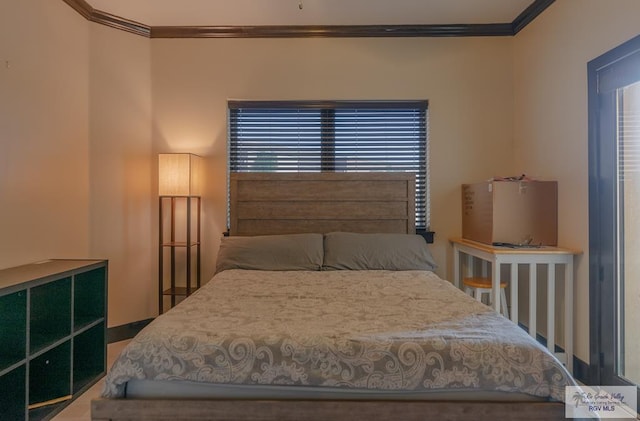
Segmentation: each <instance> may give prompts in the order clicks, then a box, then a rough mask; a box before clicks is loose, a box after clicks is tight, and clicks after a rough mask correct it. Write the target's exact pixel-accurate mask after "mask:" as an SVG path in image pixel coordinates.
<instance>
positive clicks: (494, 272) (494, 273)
mask: <svg viewBox="0 0 640 421" xmlns="http://www.w3.org/2000/svg"><path fill="white" fill-rule="evenodd" d="M491 294H493V297H491V298H492V299H493V308H494V309H495V311H496V312H497V313H500V264H499V263H497V262H496V261H495V260H494V262H493V266H492V267H491Z"/></svg>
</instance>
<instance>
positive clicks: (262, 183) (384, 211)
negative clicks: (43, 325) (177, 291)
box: [91, 173, 565, 421]
mask: <svg viewBox="0 0 640 421" xmlns="http://www.w3.org/2000/svg"><path fill="white" fill-rule="evenodd" d="M229 185H230V230H229V232H230V235H267V234H285V233H302V232H321V233H326V232H332V231H351V232H365V233H366V232H392V233H413V232H415V219H414V218H415V213H414V212H415V211H414V208H415V178H414V176H413V174H405V173H348V174H347V173H315V174H297V173H287V174H283V173H268V174H267V173H234V174H231V175H230V178H229ZM564 414H565V409H564V404H563V403H558V402H513V401H505V402H498V401H490V402H475V401H417V400H416V401H405V400H403V401H390V400H384V401H374V400H368V401H367V400H354V401H350V400H312V401H310V400H252V399H208V400H186V399H179V400H175V399H173V400H168V399H167V400H164V399H153V400H150V399H96V400H93V401H92V403H91V416H92V420H93V421H131V420H148V421H165V420H166V421H169V420H171V421H186V420H193V421H204V420H211V421H321V420H322V421H328V420H330V421H371V420H402V421H426V420H438V421H445V420H448V421H462V420H474V421H476V420H479V421H483V420H486V421H494V420H521V421H534V420H540V421H543V420H544V421H548V420H564V419H565V418H564Z"/></svg>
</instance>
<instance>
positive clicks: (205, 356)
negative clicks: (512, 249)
mask: <svg viewBox="0 0 640 421" xmlns="http://www.w3.org/2000/svg"><path fill="white" fill-rule="evenodd" d="M134 381H135V382H134ZM128 382H132V387H131V388H132V390H134V389H135V390H137V392H136V394H137V396H141V395H140V393H143V392H140V386H141V385H142V386H144V385H145V384H149V383H151V384H154V383H153V382H157V383H155V384H156V386H161V385H162V384H168V383H170V384H171V385H176V386H175V387H174V388H173V390H174V392H167V390H166V389H165V390H164V391H158V392H157V393H158V396H161V397H163V398H167V397H170V396H168V395H171V394H172V393H175V394H176V397H184V395H182V394H180V393H178V392H176V390H179V389H180V386H178V385H180V384H181V382H182V383H183V384H184V386H185V387H184V388H182V389H183V390H191V389H190V387H187V385H196V386H197V385H203V387H204V388H206V387H212V386H214V388H213V389H210V390H214V389H215V386H229V387H227V389H226V391H225V392H223V393H230V392H229V390H242V387H243V386H246V390H250V389H251V388H254V389H253V390H262V392H263V393H269V392H268V390H270V389H269V388H267V389H264V388H263V386H273V387H272V388H271V390H275V389H279V390H284V391H286V390H287V388H291V390H300V391H301V393H306V395H307V396H309V395H313V394H322V393H323V392H326V393H335V392H336V391H337V392H339V391H345V392H346V393H350V394H351V395H352V396H357V395H361V396H371V395H372V394H383V393H388V394H390V395H396V396H401V395H402V394H405V396H410V397H411V399H415V398H418V397H420V396H426V395H427V394H428V393H432V392H446V393H452V392H456V391H459V392H465V393H468V392H471V393H474V392H483V393H513V394H519V395H526V396H529V397H533V398H541V399H546V400H557V401H562V400H563V398H564V389H565V386H568V385H574V381H573V379H572V378H571V376H570V375H569V374H568V372H567V371H566V370H565V369H564V367H563V366H562V365H561V364H560V362H559V361H558V360H557V359H556V358H555V357H554V356H553V355H551V354H550V353H549V352H548V351H547V350H546V348H544V347H543V346H542V345H540V344H539V343H538V342H536V341H535V340H533V339H532V338H531V337H530V336H529V335H527V333H526V332H524V331H523V330H522V329H520V328H519V327H518V326H516V325H515V324H514V323H512V322H511V321H509V320H508V319H506V318H504V317H502V316H501V315H499V314H497V313H495V312H494V311H493V310H492V309H491V308H489V307H487V306H485V305H483V304H481V303H478V302H477V301H476V300H474V299H472V298H471V297H469V296H467V295H465V294H464V293H463V292H462V291H460V290H458V289H457V288H455V287H454V286H453V285H451V283H449V282H447V281H444V280H442V279H440V278H439V277H437V276H436V275H435V274H434V273H432V272H427V271H253V270H227V271H224V272H221V273H219V274H217V275H216V276H215V277H214V278H213V279H212V280H211V281H210V282H209V283H207V284H206V285H205V286H204V287H203V288H201V289H200V290H198V291H197V292H196V293H195V294H193V295H192V296H190V297H189V298H187V299H186V300H185V301H184V302H182V303H181V304H179V305H178V306H176V307H175V308H173V309H172V310H170V311H169V312H168V313H166V314H163V315H161V316H159V317H158V318H157V319H156V320H154V321H153V322H152V323H151V324H149V325H148V326H147V327H145V328H144V329H143V330H142V331H141V332H140V333H139V334H138V335H137V336H136V337H135V338H134V339H133V340H132V341H131V342H130V343H129V344H128V346H127V347H126V348H125V349H124V350H123V351H122V353H121V355H120V356H119V357H118V359H117V360H116V361H115V363H114V365H113V367H112V368H111V370H110V371H109V372H108V374H107V376H106V379H105V386H104V389H103V392H102V396H103V397H107V398H122V397H125V396H126V390H127V384H128ZM204 385H208V386H204ZM143 389H144V387H143ZM151 389H153V387H152V388H151ZM151 389H150V390H151ZM170 389H171V388H170ZM170 389H169V390H170ZM222 389H224V388H219V390H222ZM157 390H159V389H157ZM265 390H266V391H267V392H265ZM149 393H151V395H153V392H149ZM192 393H193V396H195V397H198V396H202V397H204V395H199V393H202V392H197V391H195V392H192ZM238 393H239V396H242V394H243V393H245V392H241V391H239V392H238ZM143 394H144V396H145V397H149V394H148V393H146V392H144V393H143ZM225 396H227V395H225ZM254 396H255V395H254Z"/></svg>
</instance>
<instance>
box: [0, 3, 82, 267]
mask: <svg viewBox="0 0 640 421" xmlns="http://www.w3.org/2000/svg"><path fill="white" fill-rule="evenodd" d="M88 31H89V23H88V22H87V21H86V20H84V19H82V18H81V17H80V16H79V15H78V14H77V13H76V12H75V11H74V10H73V9H71V8H70V7H69V6H67V5H66V4H64V3H62V2H61V1H48V0H40V1H24V0H2V1H1V2H0V233H1V234H0V268H6V267H10V266H16V265H20V264H24V263H29V262H33V261H38V260H43V259H47V258H51V257H60V258H65V257H66V258H70V257H86V256H87V254H88V247H89V235H90V232H89V213H88V203H89V178H88V173H89V155H88V146H89V145H88V136H89V129H88V122H89V120H88V119H89V107H88V101H89V72H88V54H89V36H88V35H89V32H88Z"/></svg>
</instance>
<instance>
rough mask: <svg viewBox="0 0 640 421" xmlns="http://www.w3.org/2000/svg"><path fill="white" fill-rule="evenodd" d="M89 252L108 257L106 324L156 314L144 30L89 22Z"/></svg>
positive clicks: (154, 221) (147, 62)
mask: <svg viewBox="0 0 640 421" xmlns="http://www.w3.org/2000/svg"><path fill="white" fill-rule="evenodd" d="M89 39H90V45H91V53H90V60H89V63H90V66H89V79H90V101H89V107H90V118H89V122H90V124H89V133H90V140H89V157H90V163H91V165H90V169H89V185H90V200H89V211H90V220H89V222H90V225H89V227H90V228H89V229H90V233H91V236H90V249H89V250H90V255H92V256H97V257H101V258H106V259H109V326H118V325H122V324H125V323H129V322H132V321H136V320H143V319H147V318H149V317H154V316H155V315H156V314H157V307H158V304H157V292H156V291H157V281H156V273H157V269H156V264H157V263H156V262H157V260H156V259H157V258H156V253H157V251H156V250H157V247H156V241H157V237H156V235H157V234H156V231H157V218H155V217H156V214H157V209H156V208H157V204H156V200H155V197H154V194H155V193H154V191H155V190H154V186H155V184H154V182H155V178H154V177H153V176H152V175H153V174H154V173H155V172H154V171H153V165H154V163H155V160H154V157H153V154H152V144H151V68H150V66H151V50H150V42H151V41H150V40H149V39H148V38H144V37H140V36H136V35H132V34H129V33H127V32H123V31H116V30H113V29H112V28H108V27H105V26H102V25H96V24H92V25H91V28H90V34H89Z"/></svg>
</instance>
